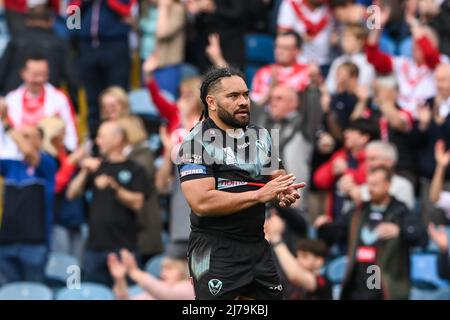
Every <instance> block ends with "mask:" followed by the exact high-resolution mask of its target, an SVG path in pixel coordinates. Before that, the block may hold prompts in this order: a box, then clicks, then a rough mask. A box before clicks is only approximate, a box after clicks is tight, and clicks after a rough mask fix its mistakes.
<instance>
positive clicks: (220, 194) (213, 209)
mask: <svg viewBox="0 0 450 320" xmlns="http://www.w3.org/2000/svg"><path fill="white" fill-rule="evenodd" d="M259 203H261V202H260V201H259V197H258V192H257V191H247V192H241V193H231V192H224V191H219V190H210V191H208V192H206V194H205V195H204V196H203V197H202V198H201V199H199V201H198V203H196V204H194V205H192V204H191V207H192V209H193V210H194V212H195V213H196V214H198V215H200V216H226V215H230V214H233V213H237V212H239V211H242V210H245V209H248V208H250V207H253V206H254V205H256V204H259Z"/></svg>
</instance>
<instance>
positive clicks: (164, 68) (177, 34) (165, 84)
mask: <svg viewBox="0 0 450 320" xmlns="http://www.w3.org/2000/svg"><path fill="white" fill-rule="evenodd" d="M157 4H158V9H157V10H158V21H157V25H156V33H155V37H156V44H155V55H156V56H157V57H158V62H159V63H158V69H157V70H155V79H156V82H157V83H158V85H159V86H160V87H161V89H163V90H166V91H167V92H169V93H171V94H172V96H173V97H175V98H177V97H178V94H179V92H178V87H179V85H180V81H181V63H182V62H183V61H184V46H185V38H186V29H185V25H186V12H185V8H184V5H183V4H182V3H180V2H179V1H177V0H158V1H157ZM147 57H148V56H147ZM147 57H146V58H147Z"/></svg>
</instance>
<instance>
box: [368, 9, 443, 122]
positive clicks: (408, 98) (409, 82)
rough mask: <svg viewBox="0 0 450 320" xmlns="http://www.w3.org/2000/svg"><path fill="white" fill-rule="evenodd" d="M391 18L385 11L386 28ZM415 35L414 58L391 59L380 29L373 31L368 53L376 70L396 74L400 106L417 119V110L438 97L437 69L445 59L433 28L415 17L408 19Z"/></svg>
mask: <svg viewBox="0 0 450 320" xmlns="http://www.w3.org/2000/svg"><path fill="white" fill-rule="evenodd" d="M388 17H389V11H388V10H386V9H382V10H381V18H380V19H381V24H382V26H384V24H385V23H386V20H387V19H388ZM408 23H409V27H410V30H411V33H412V35H413V57H412V58H409V57H406V56H399V57H391V56H389V55H387V54H385V53H383V52H381V51H380V49H379V47H378V39H379V35H380V32H381V31H380V30H381V29H377V28H374V29H373V30H371V31H370V33H369V37H368V41H367V46H366V54H367V60H368V61H369V62H370V63H371V64H373V66H374V67H375V70H376V71H377V72H378V73H381V74H388V73H391V72H392V73H394V76H395V77H396V80H397V82H398V91H399V95H398V98H397V104H398V105H399V106H400V107H401V108H403V109H406V110H407V111H409V112H411V113H412V114H413V116H414V117H417V116H418V110H417V107H418V105H419V104H423V103H424V102H425V100H426V99H428V98H431V97H433V96H434V95H435V92H436V89H435V86H434V82H433V70H434V69H435V68H436V66H437V65H438V64H439V62H441V61H442V60H443V59H444V58H443V57H441V55H440V53H439V50H438V48H437V47H436V44H437V39H436V38H435V36H434V35H433V34H432V32H430V29H429V28H426V27H424V26H422V25H421V24H420V23H419V22H418V21H417V20H416V19H415V18H413V17H410V18H409V19H408Z"/></svg>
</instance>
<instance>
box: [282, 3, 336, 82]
mask: <svg viewBox="0 0 450 320" xmlns="http://www.w3.org/2000/svg"><path fill="white" fill-rule="evenodd" d="M277 23H278V32H286V31H295V32H297V33H298V34H299V35H300V36H301V37H302V39H303V40H304V41H305V43H304V46H303V49H304V50H303V51H302V52H300V51H299V52H298V61H302V62H303V63H311V62H314V63H317V64H318V65H319V66H320V67H321V73H322V75H323V76H325V77H326V75H327V73H328V68H329V65H330V58H331V56H330V53H331V52H330V51H331V35H332V31H333V26H334V18H333V15H332V13H331V10H330V8H329V6H328V4H327V3H326V1H324V0H283V2H282V4H281V7H280V11H279V13H278V22H277Z"/></svg>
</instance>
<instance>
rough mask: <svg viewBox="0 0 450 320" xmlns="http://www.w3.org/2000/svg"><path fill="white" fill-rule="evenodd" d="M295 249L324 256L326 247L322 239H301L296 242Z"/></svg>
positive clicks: (326, 251)
mask: <svg viewBox="0 0 450 320" xmlns="http://www.w3.org/2000/svg"><path fill="white" fill-rule="evenodd" d="M297 251H303V252H309V253H312V254H313V255H315V256H318V257H322V258H326V256H327V255H328V247H327V245H326V244H325V242H323V241H322V240H318V239H301V240H299V241H298V242H297Z"/></svg>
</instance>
